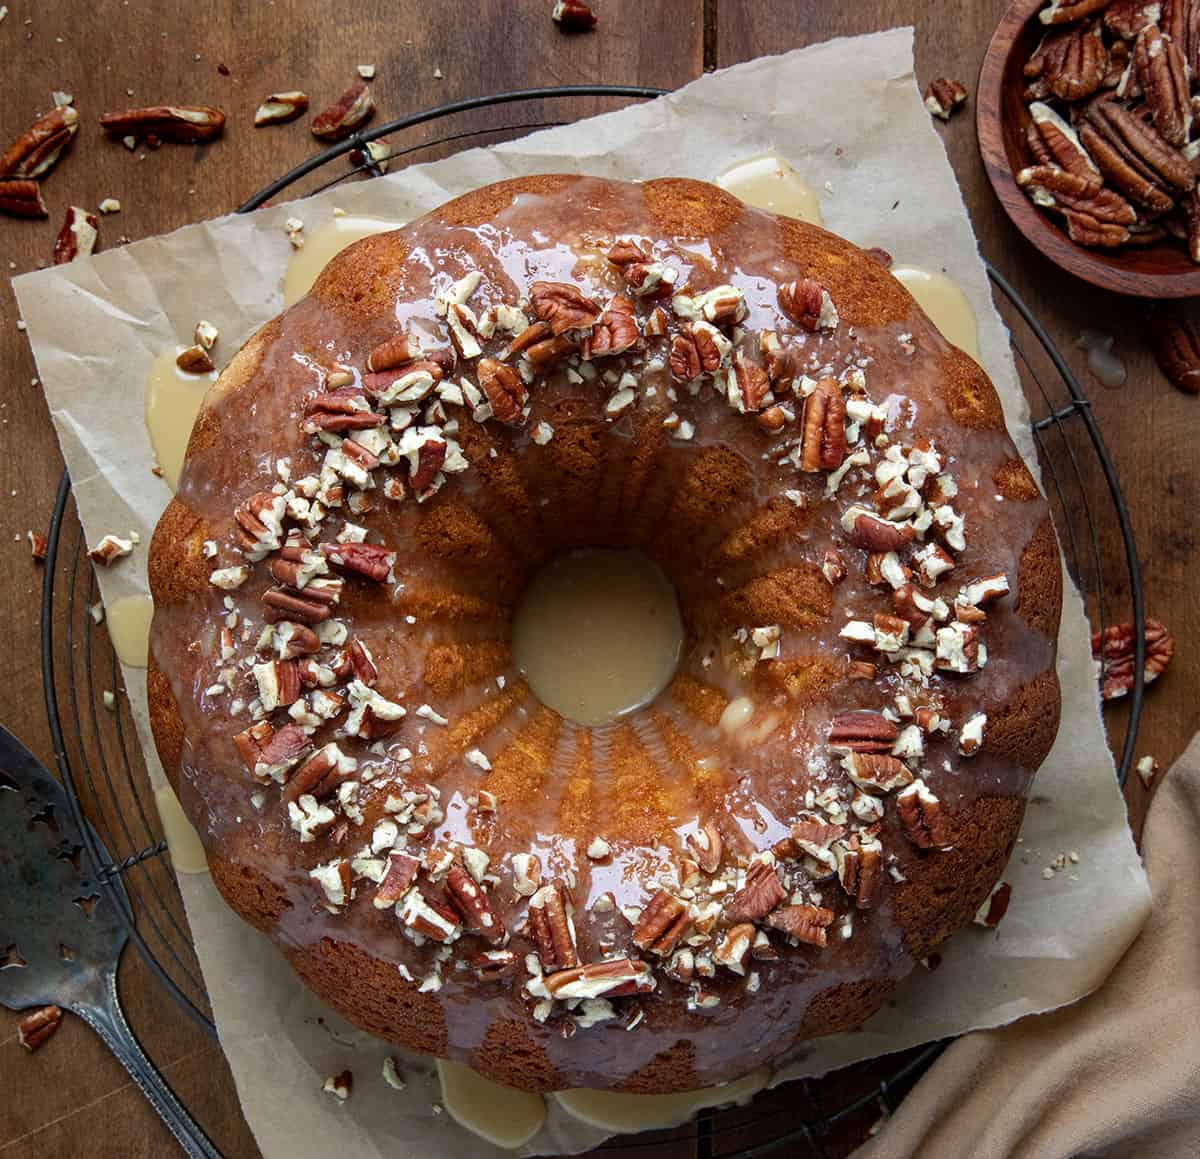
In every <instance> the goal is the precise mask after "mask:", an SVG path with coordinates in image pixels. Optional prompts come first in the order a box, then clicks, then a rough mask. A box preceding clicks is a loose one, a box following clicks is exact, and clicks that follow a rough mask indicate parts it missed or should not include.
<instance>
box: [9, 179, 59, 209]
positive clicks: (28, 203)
mask: <svg viewBox="0 0 1200 1159" xmlns="http://www.w3.org/2000/svg"><path fill="white" fill-rule="evenodd" d="M0 213H7V214H8V215H9V216H10V217H36V218H44V217H49V216H50V211H49V210H48V209H47V208H46V203H45V202H44V201H43V200H42V187H41V186H40V185H39V184H38V183H37V182H36V181H30V180H26V179H24V178H21V179H12V180H10V179H0Z"/></svg>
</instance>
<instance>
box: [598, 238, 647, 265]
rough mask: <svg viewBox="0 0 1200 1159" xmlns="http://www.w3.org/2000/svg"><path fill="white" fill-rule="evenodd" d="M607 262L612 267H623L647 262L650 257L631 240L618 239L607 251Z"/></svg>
mask: <svg viewBox="0 0 1200 1159" xmlns="http://www.w3.org/2000/svg"><path fill="white" fill-rule="evenodd" d="M608 260H609V261H610V262H612V264H613V265H614V266H621V267H625V266H631V265H634V264H635V263H638V262H648V261H649V260H650V255H649V254H648V253H647V252H646V251H645V250H644V249H642V247H641V246H640V245H638V243H637V242H635V241H634V240H633V239H632V238H620V239H618V240H617V241H615V242H614V243H613V245H612V248H611V249H610V250H609V251H608Z"/></svg>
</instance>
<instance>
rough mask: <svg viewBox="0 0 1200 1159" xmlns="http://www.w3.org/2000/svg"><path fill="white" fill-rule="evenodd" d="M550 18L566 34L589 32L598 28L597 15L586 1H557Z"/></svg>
mask: <svg viewBox="0 0 1200 1159" xmlns="http://www.w3.org/2000/svg"><path fill="white" fill-rule="evenodd" d="M550 16H551V19H553V21H554V22H555V23H556V24H557V25H558V26H559V28H561V29H562V30H563V31H564V32H588V31H590V30H591V29H593V28H595V27H596V14H595V13H594V12H593V11H592V9H591V6H590V5H588V4H587V3H585V0H555V4H554V9H553V10H552V11H551V13H550Z"/></svg>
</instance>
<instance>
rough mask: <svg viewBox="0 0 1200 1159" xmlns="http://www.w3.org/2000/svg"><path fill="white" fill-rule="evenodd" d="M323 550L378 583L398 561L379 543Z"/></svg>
mask: <svg viewBox="0 0 1200 1159" xmlns="http://www.w3.org/2000/svg"><path fill="white" fill-rule="evenodd" d="M443 445H444V444H443ZM414 485H415V484H414ZM321 551H322V552H323V553H324V554H325V558H326V559H328V560H329V562H330V563H334V564H337V566H338V567H341V568H345V569H346V571H352V572H354V573H355V574H356V575H361V576H365V577H366V578H367V579H369V580H374V581H375V582H376V583H382V582H383V581H384V580H386V579H387V577H388V573H389V572H390V571H391V570H392V564H394V563H395V562H396V553H395V552H394V551H392V550H390V549H389V548H386V547H384V546H383V545H382V544H379V543H323V544H321Z"/></svg>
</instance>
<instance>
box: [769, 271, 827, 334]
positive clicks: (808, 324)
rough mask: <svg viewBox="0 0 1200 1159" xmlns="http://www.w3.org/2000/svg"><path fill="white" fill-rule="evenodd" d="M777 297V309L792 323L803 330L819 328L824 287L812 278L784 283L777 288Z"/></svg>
mask: <svg viewBox="0 0 1200 1159" xmlns="http://www.w3.org/2000/svg"><path fill="white" fill-rule="evenodd" d="M777 297H778V300H779V308H780V309H781V310H782V311H783V312H784V314H786V315H787V316H788V317H789V318H790V319H791V320H792V321H793V322H796V323H798V324H799V325H800V326H803V327H804V329H805V330H816V329H817V328H818V327H819V326H820V324H821V313H822V311H823V310H824V308H825V301H826V298H827V295H826V293H825V287H824V286H822V285H821V283H820V282H818V281H816V280H815V279H813V278H798V279H797V280H796V281H794V282H784V283H783V285H781V286H780V287H779V290H778V293H777Z"/></svg>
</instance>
